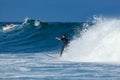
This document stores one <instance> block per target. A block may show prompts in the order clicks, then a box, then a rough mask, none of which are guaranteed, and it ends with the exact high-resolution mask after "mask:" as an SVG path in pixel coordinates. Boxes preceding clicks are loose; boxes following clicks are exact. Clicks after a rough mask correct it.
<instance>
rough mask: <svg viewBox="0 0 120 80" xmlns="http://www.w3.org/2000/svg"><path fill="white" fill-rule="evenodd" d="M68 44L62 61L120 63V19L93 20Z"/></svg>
mask: <svg viewBox="0 0 120 80" xmlns="http://www.w3.org/2000/svg"><path fill="white" fill-rule="evenodd" d="M88 27H89V28H88V29H87V30H83V32H79V35H81V33H82V36H81V37H77V38H75V39H74V40H73V41H71V43H70V44H69V47H68V48H67V49H66V51H65V54H64V55H63V59H64V60H68V61H77V62H120V61H119V59H120V49H119V48H120V19H107V18H95V19H94V21H93V25H92V26H90V25H88Z"/></svg>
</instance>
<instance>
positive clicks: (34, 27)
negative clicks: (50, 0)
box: [0, 19, 120, 80]
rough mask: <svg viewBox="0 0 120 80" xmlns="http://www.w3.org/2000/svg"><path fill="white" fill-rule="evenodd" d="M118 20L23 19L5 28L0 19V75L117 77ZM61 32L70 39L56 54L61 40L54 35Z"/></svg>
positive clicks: (45, 79)
mask: <svg viewBox="0 0 120 80" xmlns="http://www.w3.org/2000/svg"><path fill="white" fill-rule="evenodd" d="M119 22H120V20H117V19H116V20H113V19H102V20H95V22H93V23H92V24H90V23H85V22H84V23H81V22H80V23H63V22H62V23H61V22H41V21H39V20H32V19H26V20H25V21H24V22H20V23H18V22H14V24H15V26H14V27H13V28H10V29H7V30H3V28H4V27H5V24H8V22H3V23H2V25H1V28H0V46H1V47H0V79H1V80H119V79H120V64H119V55H120V50H119V46H120V44H119V43H120V40H119V35H120V33H119V32H120V31H119V30H120V29H119V25H120V24H119ZM10 23H12V22H10ZM104 25H105V26H104ZM113 26H116V27H113ZM62 34H66V35H67V36H68V38H69V41H70V43H69V46H68V47H67V48H66V49H65V51H64V53H63V56H62V57H61V58H60V57H59V52H60V50H61V46H62V42H61V41H57V40H56V39H55V37H56V36H57V37H61V35H62ZM116 34H117V36H116ZM48 54H50V55H51V56H53V57H50V56H48Z"/></svg>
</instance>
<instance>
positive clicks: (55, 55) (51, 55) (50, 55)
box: [45, 54, 60, 58]
mask: <svg viewBox="0 0 120 80" xmlns="http://www.w3.org/2000/svg"><path fill="white" fill-rule="evenodd" d="M45 55H46V56H48V57H51V58H60V56H59V55H58V54H45Z"/></svg>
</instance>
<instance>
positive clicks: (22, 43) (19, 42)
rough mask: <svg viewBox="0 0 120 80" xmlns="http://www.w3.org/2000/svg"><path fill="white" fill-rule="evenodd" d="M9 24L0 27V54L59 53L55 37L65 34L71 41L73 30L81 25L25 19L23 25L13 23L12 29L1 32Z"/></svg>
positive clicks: (58, 44)
mask: <svg viewBox="0 0 120 80" xmlns="http://www.w3.org/2000/svg"><path fill="white" fill-rule="evenodd" d="M10 23H11V22H9V23H7V22H4V23H2V25H1V27H0V46H1V47H0V53H36V52H48V51H49V52H50V51H56V52H59V51H60V49H61V46H62V43H61V42H59V41H57V40H55V37H56V36H58V37H61V35H62V34H67V36H68V37H69V39H70V40H71V39H72V37H73V35H74V34H75V29H77V27H78V25H81V23H55V22H53V23H52V22H49V23H46V22H41V21H39V20H33V19H25V21H24V22H23V23H16V22H15V23H13V24H15V25H16V26H15V27H14V28H10V29H8V30H3V28H4V27H5V24H10ZM80 28H82V25H81V27H80Z"/></svg>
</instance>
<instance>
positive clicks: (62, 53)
mask: <svg viewBox="0 0 120 80" xmlns="http://www.w3.org/2000/svg"><path fill="white" fill-rule="evenodd" d="M64 48H65V45H63V47H62V49H61V53H60V57H61V56H62V54H63V51H64Z"/></svg>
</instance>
